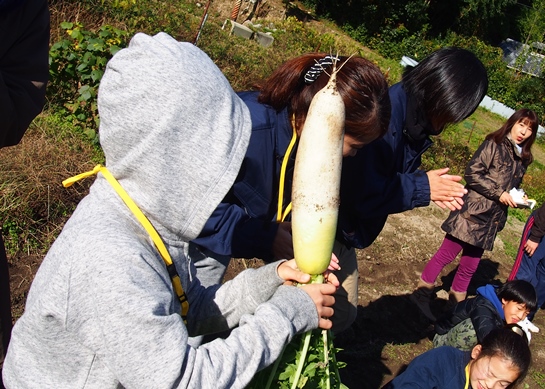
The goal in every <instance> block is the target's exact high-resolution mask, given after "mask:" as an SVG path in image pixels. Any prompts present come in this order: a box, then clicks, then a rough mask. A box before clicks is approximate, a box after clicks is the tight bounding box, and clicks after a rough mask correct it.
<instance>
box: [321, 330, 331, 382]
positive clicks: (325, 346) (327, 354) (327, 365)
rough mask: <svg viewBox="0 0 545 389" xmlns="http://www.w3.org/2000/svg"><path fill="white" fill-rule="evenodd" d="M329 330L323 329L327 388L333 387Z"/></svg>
mask: <svg viewBox="0 0 545 389" xmlns="http://www.w3.org/2000/svg"><path fill="white" fill-rule="evenodd" d="M327 332H328V331H327V330H322V340H323V342H324V366H325V377H326V381H325V384H326V388H327V389H330V388H331V381H330V380H329V342H328V341H327Z"/></svg>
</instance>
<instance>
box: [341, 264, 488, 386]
mask: <svg viewBox="0 0 545 389" xmlns="http://www.w3.org/2000/svg"><path fill="white" fill-rule="evenodd" d="M456 270H457V268H455V269H453V270H452V271H451V272H450V273H449V274H447V275H446V276H444V277H441V283H442V285H441V287H440V288H437V290H438V289H446V290H447V291H448V290H449V289H450V285H451V284H452V280H453V278H454V274H455V273H456ZM497 275H498V263H496V262H493V261H491V260H490V259H482V260H481V262H480V263H479V267H478V268H477V271H476V273H475V274H474V276H473V279H472V282H471V284H470V286H469V295H473V294H475V291H476V289H477V288H478V287H479V286H482V285H485V284H487V283H497V281H494V277H496V276H497ZM409 297H410V294H404V295H398V296H392V295H383V296H382V297H380V298H378V299H377V300H374V301H371V302H370V303H369V304H368V305H366V306H361V305H360V306H358V315H357V318H356V321H355V322H354V324H353V325H352V327H351V328H349V329H348V330H347V331H344V332H343V333H340V334H338V335H337V337H336V339H335V346H336V347H338V348H341V349H342V351H340V352H339V353H338V354H337V358H338V359H339V360H340V361H343V362H346V363H347V366H346V367H345V368H343V369H341V370H340V374H341V379H342V382H343V384H345V385H346V386H348V387H349V388H350V389H379V388H381V386H382V385H383V384H384V383H385V382H384V379H385V377H386V376H390V375H391V376H395V375H397V374H398V373H399V372H400V371H402V370H403V369H404V367H405V365H403V364H401V365H400V366H399V369H398V371H391V370H390V368H388V366H387V365H386V361H385V357H384V356H383V349H384V347H385V346H386V345H387V344H395V345H402V344H413V345H416V344H418V343H420V341H421V340H422V339H425V338H428V339H431V338H432V337H433V334H434V332H433V324H432V323H431V322H430V321H429V320H428V319H427V318H426V317H425V316H424V315H423V314H421V313H420V311H419V310H418V308H416V306H415V305H414V304H413V303H412V302H411V300H410V299H409ZM445 305H446V300H443V299H435V300H434V301H433V302H432V304H431V308H432V311H433V312H434V314H436V316H438V315H440V314H441V313H442V311H443V310H444V309H445ZM426 349H427V347H425V348H423V351H425V350H426ZM389 365H390V366H391V365H392V364H391V363H389Z"/></svg>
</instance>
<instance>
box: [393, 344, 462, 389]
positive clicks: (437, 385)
mask: <svg viewBox="0 0 545 389" xmlns="http://www.w3.org/2000/svg"><path fill="white" fill-rule="evenodd" d="M470 359H471V354H470V352H469V351H460V350H458V349H457V348H454V347H450V346H442V347H437V348H434V349H432V350H429V351H426V352H425V353H424V354H422V355H419V356H418V357H416V358H415V359H413V361H412V362H411V363H409V366H407V369H406V370H405V371H404V372H403V373H401V374H400V375H398V376H397V377H396V378H394V379H393V380H392V381H390V382H389V383H387V384H386V385H385V386H384V387H383V388H382V389H450V388H456V389H458V388H463V387H464V386H465V383H466V376H465V371H464V369H465V367H466V365H467V364H468V363H469V361H470ZM469 387H471V386H469Z"/></svg>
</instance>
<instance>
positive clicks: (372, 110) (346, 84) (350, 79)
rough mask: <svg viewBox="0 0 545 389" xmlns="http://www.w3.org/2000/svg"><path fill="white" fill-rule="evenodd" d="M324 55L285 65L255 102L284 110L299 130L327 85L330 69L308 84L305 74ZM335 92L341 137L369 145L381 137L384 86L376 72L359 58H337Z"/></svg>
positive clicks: (386, 109) (386, 105) (386, 113)
mask: <svg viewBox="0 0 545 389" xmlns="http://www.w3.org/2000/svg"><path fill="white" fill-rule="evenodd" d="M325 56H326V54H320V53H312V54H305V55H302V56H299V57H297V58H294V59H291V60H289V61H287V62H285V63H284V64H283V65H281V66H280V67H278V68H277V69H276V70H275V71H274V72H273V74H272V75H271V76H270V77H269V78H268V79H267V80H266V81H265V82H264V84H263V85H262V86H261V87H260V94H259V97H258V100H259V102H260V103H262V104H267V105H270V106H272V107H273V108H275V109H276V110H278V111H280V110H282V109H284V108H285V107H287V108H288V111H289V113H290V115H292V114H293V115H295V126H296V128H297V129H301V128H303V124H304V122H305V119H306V117H307V112H308V109H309V106H310V102H311V101H312V98H313V97H314V95H315V94H316V93H318V91H319V90H320V89H322V88H323V87H324V86H325V85H326V84H327V82H328V81H329V75H328V74H327V73H329V74H331V70H332V65H329V66H325V67H324V70H325V71H324V72H322V74H320V76H319V77H318V78H317V79H316V80H315V81H314V82H312V83H311V84H306V83H305V81H304V77H305V74H306V72H307V71H308V70H309V69H310V68H311V67H312V66H313V65H315V64H316V63H317V61H318V60H320V59H322V58H324V57H325ZM336 66H337V69H338V68H339V67H341V66H342V68H341V70H339V72H338V73H337V89H338V91H339V93H340V95H341V97H342V99H343V102H344V105H345V115H346V119H345V133H346V134H347V135H350V136H352V137H353V138H355V139H357V140H361V141H365V142H366V143H369V142H370V141H372V140H374V139H376V138H379V137H381V136H383V135H384V134H385V133H386V131H387V130H388V124H389V122H390V110H391V107H390V98H389V96H388V83H387V82H386V79H385V77H384V75H383V74H382V72H381V71H380V69H379V68H378V67H377V66H375V65H374V64H373V63H372V62H370V61H368V60H366V59H364V58H361V57H356V56H354V57H351V58H348V57H342V56H341V57H339V62H338V63H337V65H336Z"/></svg>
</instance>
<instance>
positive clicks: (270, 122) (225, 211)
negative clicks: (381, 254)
mask: <svg viewBox="0 0 545 389" xmlns="http://www.w3.org/2000/svg"><path fill="white" fill-rule="evenodd" d="M389 94H390V99H391V102H392V118H391V121H390V126H389V128H388V132H387V134H386V135H385V136H384V138H382V139H379V140H377V141H374V142H372V143H370V144H369V145H367V146H365V147H364V148H363V149H362V150H360V151H358V153H357V154H356V156H355V157H350V158H344V159H343V172H342V181H341V193H340V195H341V205H340V209H339V229H338V232H337V239H339V240H340V241H342V242H344V243H345V244H346V245H347V246H353V247H357V248H364V247H367V246H369V245H370V244H371V243H372V242H373V241H374V240H375V238H376V237H377V235H378V234H379V233H380V231H381V230H382V228H383V226H384V223H385V222H386V219H387V217H388V215H389V214H391V213H398V212H403V211H406V210H409V209H413V208H415V207H421V206H426V205H428V204H429V202H430V187H429V182H428V177H427V175H426V173H425V172H424V171H422V170H419V169H418V168H419V166H420V164H421V155H422V153H424V151H425V150H426V149H427V148H428V147H430V146H431V144H432V142H431V140H430V139H429V138H427V137H426V139H424V140H422V141H419V142H411V141H410V140H409V138H407V136H406V135H404V133H403V129H404V126H405V113H406V109H407V108H406V99H407V97H406V94H405V92H404V90H403V88H402V86H401V84H396V85H393V86H392V87H391V88H390V90H389ZM239 96H240V97H241V98H242V100H243V101H244V102H245V103H246V105H247V106H248V108H249V109H250V113H251V116H252V135H251V138H250V144H249V146H248V150H247V152H246V157H245V159H244V162H243V164H242V167H241V171H240V173H239V175H238V177H237V179H236V181H235V184H234V185H233V188H232V190H231V191H230V192H229V193H228V194H227V196H226V197H225V199H224V200H223V201H222V203H221V204H220V205H219V206H218V208H217V209H216V210H215V211H214V213H213V214H212V216H211V217H210V219H209V220H208V222H207V223H206V225H205V227H204V229H203V231H202V232H201V235H200V236H199V238H197V239H196V240H194V243H196V244H199V245H201V246H204V247H206V248H208V249H209V250H211V251H213V252H215V253H218V254H222V255H230V256H232V257H235V258H240V257H242V258H253V257H258V258H262V259H264V260H266V261H269V260H272V259H273V253H272V243H273V241H274V237H275V235H276V231H277V230H278V225H277V224H276V223H275V219H276V209H277V202H278V197H277V196H278V187H279V176H280V167H281V163H282V159H283V158H284V154H285V152H286V150H287V148H288V144H289V142H290V140H291V136H292V129H291V125H290V122H289V118H288V113H287V109H284V110H282V111H280V112H276V110H274V109H273V108H271V107H270V106H266V105H263V104H260V103H258V102H257V96H258V92H242V93H239ZM294 156H295V152H293V153H292V156H291V159H290V161H289V165H288V171H287V173H286V177H287V183H286V187H285V191H284V205H287V204H288V203H289V201H290V198H291V178H292V173H293V164H294V158H295V157H294Z"/></svg>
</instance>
